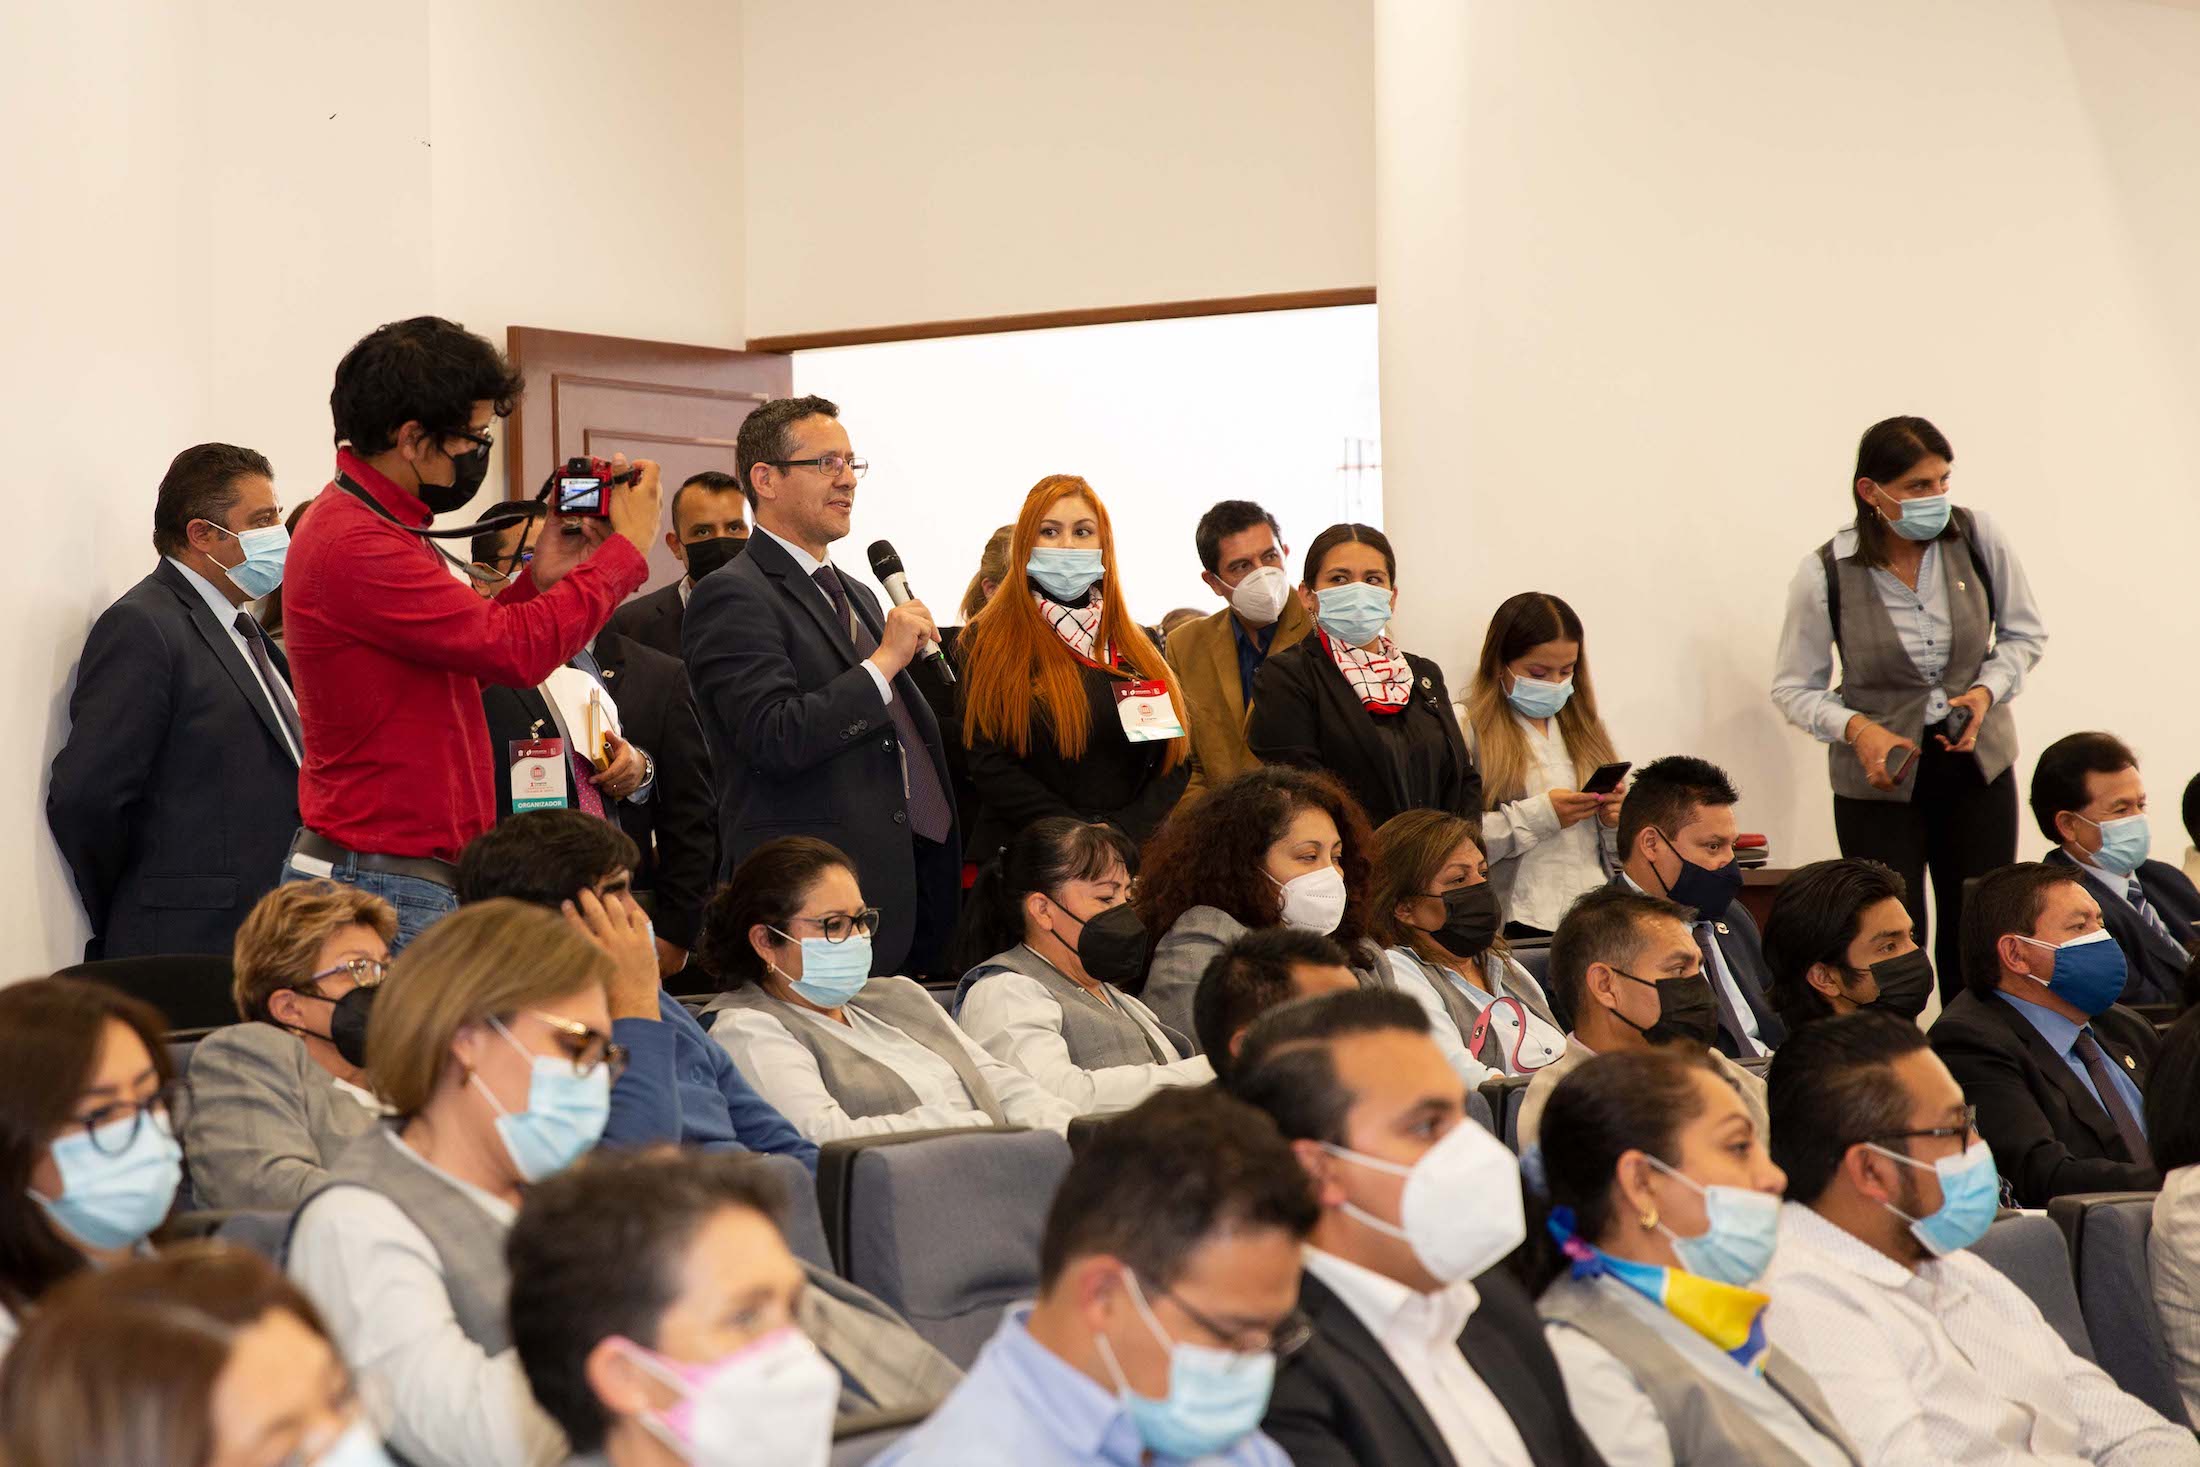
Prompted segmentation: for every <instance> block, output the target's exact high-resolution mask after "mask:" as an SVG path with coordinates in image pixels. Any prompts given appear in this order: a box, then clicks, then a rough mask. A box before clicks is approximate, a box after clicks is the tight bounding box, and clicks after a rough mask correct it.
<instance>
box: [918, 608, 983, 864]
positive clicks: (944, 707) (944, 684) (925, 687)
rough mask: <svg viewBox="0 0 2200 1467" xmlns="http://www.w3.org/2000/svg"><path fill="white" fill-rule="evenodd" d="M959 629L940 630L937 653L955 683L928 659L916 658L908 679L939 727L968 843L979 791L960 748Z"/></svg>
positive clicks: (957, 814)
mask: <svg viewBox="0 0 2200 1467" xmlns="http://www.w3.org/2000/svg"><path fill="white" fill-rule="evenodd" d="M962 630H963V629H962V628H961V627H959V626H944V627H941V628H940V650H941V651H942V652H943V653H945V654H946V655H947V661H948V664H949V666H951V667H952V668H953V669H954V671H955V678H956V681H954V682H949V681H948V680H947V679H946V678H944V677H941V676H940V672H939V669H938V668H936V667H934V666H933V665H932V659H931V658H929V657H919V658H918V659H917V660H916V661H914V662H912V663H910V664H909V676H910V677H911V678H912V679H913V680H914V681H915V682H916V685H917V690H918V691H919V692H921V693H923V694H924V701H925V702H926V703H928V704H930V705H931V708H932V717H933V718H934V719H935V720H937V721H938V723H939V726H940V752H941V753H942V754H944V755H945V756H946V758H947V778H948V784H949V787H950V788H951V789H953V791H954V794H955V823H956V824H957V825H960V826H961V827H962V831H963V836H964V838H965V839H966V840H967V839H968V838H969V835H970V832H971V830H972V829H973V828H974V827H975V826H976V825H977V823H978V819H979V816H978V787H977V786H976V785H975V784H973V783H971V781H970V751H969V750H967V749H965V748H964V747H963V713H962V681H961V679H962V671H963V664H962Z"/></svg>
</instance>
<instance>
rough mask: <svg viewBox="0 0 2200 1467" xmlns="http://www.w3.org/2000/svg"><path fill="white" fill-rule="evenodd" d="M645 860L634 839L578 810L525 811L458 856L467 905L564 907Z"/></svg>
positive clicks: (463, 901) (461, 894) (462, 898)
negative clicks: (511, 902) (508, 901)
mask: <svg viewBox="0 0 2200 1467" xmlns="http://www.w3.org/2000/svg"><path fill="white" fill-rule="evenodd" d="M641 861H642V852H641V848H640V847H638V846H636V845H635V844H634V841H633V838H632V837H630V836H629V835H628V834H627V833H626V832H625V831H623V830H621V829H619V827H618V826H616V825H614V824H613V823H612V822H610V821H608V820H603V819H599V818H597V817H596V816H594V815H584V814H582V813H581V812H580V811H578V810H525V811H522V812H521V813H519V814H517V815H514V816H512V817H511V818H510V819H508V820H505V821H504V822H503V823H502V824H499V825H494V826H491V827H490V828H489V829H488V830H487V831H485V832H483V833H482V834H480V835H477V836H475V837H474V838H473V839H472V840H471V841H469V842H467V845H466V849H465V850H463V851H461V852H460V853H459V857H458V900H459V903H460V905H462V906H471V905H472V904H473V903H475V902H485V901H488V900H489V899H490V898H491V897H511V898H513V899H515V900H517V901H523V902H528V903H531V904H533V905H534V906H538V907H548V908H549V909H550V910H551V911H553V912H554V911H556V910H557V909H558V904H559V903H560V902H567V901H571V900H572V899H573V898H574V897H576V896H578V895H580V893H582V892H584V891H586V890H588V889H589V888H590V887H592V886H594V885H595V884H596V883H597V882H599V881H601V880H603V879H604V878H605V877H606V876H609V875H611V874H613V873H614V872H618V871H629V872H631V871H632V870H634V868H635V867H637V866H639V865H640V864H641Z"/></svg>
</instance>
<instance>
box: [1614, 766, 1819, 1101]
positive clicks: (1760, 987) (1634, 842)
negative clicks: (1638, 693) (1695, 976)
mask: <svg viewBox="0 0 2200 1467" xmlns="http://www.w3.org/2000/svg"><path fill="white" fill-rule="evenodd" d="M1740 799H1741V796H1740V795H1739V794H1738V793H1737V792H1736V791H1735V789H1734V782H1733V781H1732V780H1730V779H1728V778H1727V777H1726V771H1725V770H1723V769H1721V768H1719V767H1718V766H1717V765H1716V764H1712V763H1710V762H1709V761H1707V760H1703V759H1696V758H1692V757H1690V756H1689V755H1686V754H1673V755H1668V756H1667V757H1666V758H1663V759H1653V760H1652V761H1651V762H1650V763H1648V764H1645V765H1644V766H1643V767H1642V768H1641V769H1638V770H1637V771H1635V777H1634V779H1633V780H1632V781H1631V782H1630V783H1629V784H1628V786H1627V793H1626V798H1625V799H1624V801H1623V802H1622V803H1621V806H1620V816H1619V851H1620V863H1621V864H1620V870H1619V874H1618V875H1617V876H1616V877H1614V878H1613V880H1614V881H1616V882H1623V883H1625V884H1627V885H1630V886H1632V887H1634V888H1635V890H1637V891H1639V892H1642V893H1644V894H1645V895H1647V896H1662V897H1666V898H1668V899H1670V900H1672V901H1675V902H1678V903H1680V905H1682V906H1684V907H1690V908H1693V909H1694V910H1695V913H1696V922H1695V936H1696V946H1697V947H1699V948H1701V949H1702V950H1703V975H1704V977H1706V978H1708V979H1710V980H1711V995H1712V997H1713V999H1715V1000H1716V1001H1717V1003H1718V1009H1719V1037H1718V1040H1717V1041H1716V1042H1717V1045H1718V1049H1719V1053H1721V1054H1723V1055H1726V1056H1727V1057H1728V1058H1730V1059H1754V1058H1757V1057H1759V1056H1762V1055H1767V1054H1770V1053H1771V1052H1772V1051H1773V1050H1774V1049H1776V1048H1778V1047H1779V1043H1780V1041H1781V1040H1782V1039H1785V1038H1786V1037H1787V1026H1786V1025H1785V1024H1783V1023H1781V1022H1780V1016H1779V1015H1778V1014H1777V1013H1775V1012H1774V1011H1773V1007H1772V1002H1771V1000H1770V999H1768V998H1766V997H1765V992H1766V990H1767V989H1769V988H1770V987H1771V986H1772V973H1771V970H1770V969H1768V968H1767V967H1766V966H1765V950H1764V943H1763V940H1762V939H1761V938H1760V937H1759V936H1758V933H1757V923H1756V922H1755V920H1753V919H1752V918H1751V917H1750V915H1749V913H1748V911H1747V910H1745V909H1744V908H1743V906H1742V903H1741V894H1742V868H1741V867H1740V866H1738V865H1736V864H1735V863H1734V836H1735V833H1736V830H1737V827H1736V824H1735V820H1734V806H1735V804H1736V803H1737V802H1738V801H1739V800H1740Z"/></svg>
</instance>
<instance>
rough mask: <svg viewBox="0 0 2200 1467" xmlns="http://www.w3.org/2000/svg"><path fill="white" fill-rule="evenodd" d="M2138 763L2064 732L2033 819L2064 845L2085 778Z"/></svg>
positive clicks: (2045, 762)
mask: <svg viewBox="0 0 2200 1467" xmlns="http://www.w3.org/2000/svg"><path fill="white" fill-rule="evenodd" d="M2138 763H2139V756H2138V755H2137V754H2134V753H2132V752H2131V746H2130V745H2129V744H2127V743H2125V742H2124V741H2123V740H2122V739H2120V738H2117V737H2116V736H2115V735H2114V734H2109V733H2074V734H2064V735H2063V736H2062V737H2061V738H2059V739H2057V740H2055V742H2053V743H2052V744H2049V745H2048V746H2047V747H2046V748H2044V749H2042V750H2041V751H2040V760H2039V763H2037V764H2035V765H2033V766H2032V818H2033V819H2034V820H2035V821H2037V822H2038V823H2039V827H2040V834H2041V835H2044V836H2046V837H2047V838H2048V839H2049V840H2050V841H2052V842H2054V843H2055V844H2056V845H2058V846H2059V845H2061V844H2062V843H2063V833H2062V832H2061V831H2059V830H2057V829H2056V828H2055V817H2056V816H2057V815H2060V814H2061V813H2062V812H2063V811H2065V810H2083V809H2084V808H2085V807H2086V806H2087V805H2089V804H2091V803H2092V800H2091V798H2090V797H2088V796H2087V794H2086V792H2085V777H2086V776H2087V775H2089V774H2121V773H2123V772H2124V771H2125V770H2127V769H2131V768H2135V767H2136V766H2137V765H2138ZM1628 798H1629V799H1633V798H1634V796H1633V795H1629V796H1628Z"/></svg>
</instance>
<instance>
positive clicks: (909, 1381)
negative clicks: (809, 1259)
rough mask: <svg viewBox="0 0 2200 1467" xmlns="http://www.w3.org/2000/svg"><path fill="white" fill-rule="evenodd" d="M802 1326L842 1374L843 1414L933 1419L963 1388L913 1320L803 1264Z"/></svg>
mask: <svg viewBox="0 0 2200 1467" xmlns="http://www.w3.org/2000/svg"><path fill="white" fill-rule="evenodd" d="M802 1271H803V1272H804V1273H805V1274H806V1275H808V1277H809V1284H810V1286H809V1287H808V1288H806V1289H804V1290H803V1291H802V1302H801V1305H800V1306H799V1308H798V1310H797V1314H796V1322H797V1323H798V1324H800V1325H801V1326H802V1332H803V1333H804V1334H806V1335H808V1336H809V1337H810V1343H811V1344H813V1345H816V1346H817V1348H818V1349H820V1350H822V1351H823V1352H824V1353H825V1358H826V1359H828V1360H830V1361H832V1362H833V1364H834V1365H835V1366H837V1367H839V1370H840V1414H841V1415H843V1416H860V1415H865V1414H868V1413H870V1412H874V1411H892V1412H901V1411H929V1410H931V1409H932V1408H933V1407H934V1406H937V1405H938V1404H939V1403H940V1402H941V1401H944V1400H945V1399H947V1393H948V1392H949V1391H952V1390H953V1389H954V1388H955V1387H956V1386H957V1385H958V1384H960V1383H961V1381H962V1372H961V1371H960V1370H957V1369H956V1368H955V1362H954V1361H952V1360H950V1359H948V1358H947V1357H946V1356H945V1355H942V1354H941V1353H940V1352H939V1351H938V1350H936V1349H934V1348H933V1347H932V1346H931V1344H930V1343H929V1342H927V1341H926V1340H925V1338H924V1336H922V1335H920V1334H918V1333H917V1332H916V1331H915V1330H914V1329H911V1328H910V1327H909V1323H908V1321H907V1320H905V1319H903V1318H902V1317H901V1316H900V1315H898V1314H896V1313H895V1312H894V1311H893V1310H892V1309H889V1308H888V1307H887V1306H886V1305H885V1303H884V1302H883V1301H881V1300H879V1299H876V1298H874V1297H872V1296H871V1295H870V1294H867V1293H865V1292H864V1291H863V1290H862V1289H859V1288H857V1287H856V1286H855V1285H854V1284H851V1283H849V1282H848V1281H847V1280H846V1279H844V1278H841V1277H840V1276H838V1275H837V1274H830V1273H827V1272H826V1271H825V1270H824V1269H821V1268H817V1267H815V1266H813V1265H811V1264H807V1263H805V1264H803V1265H802Z"/></svg>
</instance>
